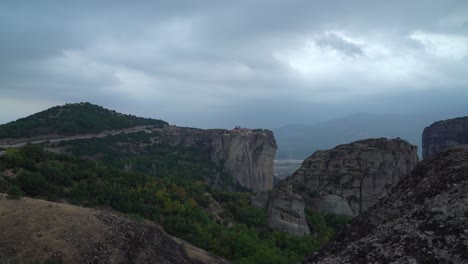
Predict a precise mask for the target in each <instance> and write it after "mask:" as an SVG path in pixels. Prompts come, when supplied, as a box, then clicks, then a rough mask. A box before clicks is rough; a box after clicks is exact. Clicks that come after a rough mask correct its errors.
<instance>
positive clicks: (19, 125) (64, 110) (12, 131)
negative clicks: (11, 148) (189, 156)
mask: <svg viewBox="0 0 468 264" xmlns="http://www.w3.org/2000/svg"><path fill="white" fill-rule="evenodd" d="M167 125H168V123H167V122H165V121H163V120H158V119H151V118H143V117H136V116H133V115H126V114H121V113H117V112H116V111H113V110H109V109H106V108H104V107H102V106H98V105H94V104H91V103H88V102H86V103H74V104H65V105H61V106H54V107H52V108H49V109H47V110H44V111H42V112H39V113H36V114H33V115H30V116H28V117H25V118H21V119H18V120H16V121H13V122H9V123H7V124H3V125H0V139H6V138H12V139H17V138H28V137H37V136H44V135H62V136H70V135H79V134H96V133H101V132H103V131H108V130H121V129H125V128H131V127H136V126H157V127H164V126H167Z"/></svg>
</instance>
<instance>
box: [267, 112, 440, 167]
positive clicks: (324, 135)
mask: <svg viewBox="0 0 468 264" xmlns="http://www.w3.org/2000/svg"><path fill="white" fill-rule="evenodd" d="M436 120H437V118H436V117H433V116H424V115H394V114H386V115H376V114H368V113H356V114H351V115H348V116H345V117H343V118H339V119H334V120H330V121H327V122H323V123H317V124H312V125H307V124H291V125H286V126H283V127H280V128H277V129H275V130H273V132H274V133H275V138H276V141H277V143H278V152H277V154H276V159H305V158H307V157H308V156H310V155H311V154H312V153H313V152H315V151H317V150H322V149H329V148H332V147H334V146H336V145H339V144H345V143H349V142H352V141H355V140H359V139H366V138H379V137H386V138H396V137H399V138H402V139H404V140H407V141H409V142H410V143H412V144H414V145H417V146H418V153H419V156H421V135H422V132H423V130H424V128H425V127H426V126H429V125H430V124H432V123H433V122H434V121H436Z"/></svg>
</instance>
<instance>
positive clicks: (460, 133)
mask: <svg viewBox="0 0 468 264" xmlns="http://www.w3.org/2000/svg"><path fill="white" fill-rule="evenodd" d="M464 144H468V117H460V118H454V119H449V120H445V121H439V122H436V123H434V124H432V125H430V126H429V127H426V128H425V129H424V132H423V135H422V151H423V153H422V155H423V159H426V158H428V157H430V156H432V155H435V154H437V153H439V152H440V151H442V150H444V149H447V148H449V147H454V146H458V145H464Z"/></svg>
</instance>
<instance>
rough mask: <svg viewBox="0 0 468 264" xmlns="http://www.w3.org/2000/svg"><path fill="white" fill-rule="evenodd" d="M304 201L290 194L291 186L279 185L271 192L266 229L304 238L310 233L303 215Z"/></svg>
mask: <svg viewBox="0 0 468 264" xmlns="http://www.w3.org/2000/svg"><path fill="white" fill-rule="evenodd" d="M304 207H305V203H304V199H303V198H302V197H301V196H300V195H298V194H295V193H293V192H292V186H289V185H281V186H279V187H277V188H275V190H274V191H273V193H272V195H271V199H270V203H269V204H268V210H267V217H268V227H269V228H273V229H276V230H280V231H283V232H286V233H289V234H291V235H294V236H304V235H308V234H309V233H310V230H309V226H308V225H307V220H306V218H305V214H304Z"/></svg>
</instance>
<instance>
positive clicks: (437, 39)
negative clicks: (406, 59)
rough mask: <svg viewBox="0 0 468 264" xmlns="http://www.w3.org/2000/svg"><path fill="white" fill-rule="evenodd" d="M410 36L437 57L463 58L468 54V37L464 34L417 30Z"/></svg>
mask: <svg viewBox="0 0 468 264" xmlns="http://www.w3.org/2000/svg"><path fill="white" fill-rule="evenodd" d="M409 37H410V38H411V39H414V40H416V41H419V42H420V43H421V44H422V45H423V46H424V49H425V50H426V52H428V53H429V54H431V55H434V56H437V57H441V58H446V59H452V60H463V59H465V58H466V57H467V56H468V37H466V36H463V35H449V34H436V33H427V32H424V31H416V32H414V33H412V34H411V35H410V36H409Z"/></svg>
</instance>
